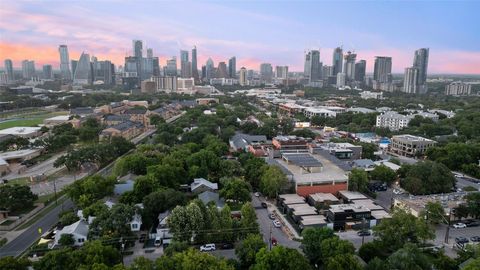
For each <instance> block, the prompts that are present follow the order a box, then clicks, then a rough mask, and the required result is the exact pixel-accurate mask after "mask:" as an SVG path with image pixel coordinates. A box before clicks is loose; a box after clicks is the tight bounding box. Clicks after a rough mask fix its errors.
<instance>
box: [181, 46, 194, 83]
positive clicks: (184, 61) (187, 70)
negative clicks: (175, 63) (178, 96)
mask: <svg viewBox="0 0 480 270" xmlns="http://www.w3.org/2000/svg"><path fill="white" fill-rule="evenodd" d="M191 71H192V70H191V64H190V65H189V61H188V51H184V50H181V51H180V76H181V77H182V78H190V77H192V73H191Z"/></svg>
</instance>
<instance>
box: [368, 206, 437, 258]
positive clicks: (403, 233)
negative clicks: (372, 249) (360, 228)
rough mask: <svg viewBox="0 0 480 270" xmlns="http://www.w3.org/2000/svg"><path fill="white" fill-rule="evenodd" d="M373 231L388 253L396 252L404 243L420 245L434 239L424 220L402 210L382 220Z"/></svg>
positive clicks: (395, 211)
mask: <svg viewBox="0 0 480 270" xmlns="http://www.w3.org/2000/svg"><path fill="white" fill-rule="evenodd" d="M373 231H374V235H375V236H377V237H378V238H379V240H380V241H381V242H382V245H383V247H384V249H387V250H390V251H395V250H398V249H400V248H401V247H403V245H404V244H406V243H414V244H415V243H421V242H424V241H426V240H429V239H434V237H435V234H434V232H433V229H432V228H431V227H430V226H429V225H428V224H426V223H425V221H424V220H422V219H419V218H416V217H415V216H414V215H412V214H410V213H407V212H406V211H405V210H402V209H395V210H394V211H393V213H392V218H390V219H386V220H383V221H382V222H381V223H380V224H379V225H377V226H375V227H374V228H373Z"/></svg>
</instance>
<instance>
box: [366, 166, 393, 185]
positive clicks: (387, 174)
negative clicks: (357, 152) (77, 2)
mask: <svg viewBox="0 0 480 270" xmlns="http://www.w3.org/2000/svg"><path fill="white" fill-rule="evenodd" d="M396 178H397V174H396V173H395V171H394V170H392V169H390V168H389V167H387V166H385V165H383V164H382V165H380V166H377V167H375V169H373V171H371V172H370V179H372V180H377V181H382V182H386V183H387V184H388V185H391V184H392V183H393V182H395V179H396Z"/></svg>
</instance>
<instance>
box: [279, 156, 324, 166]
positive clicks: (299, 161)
mask: <svg viewBox="0 0 480 270" xmlns="http://www.w3.org/2000/svg"><path fill="white" fill-rule="evenodd" d="M282 156H283V158H284V159H285V160H286V161H287V162H292V163H293V164H295V165H297V166H302V167H322V166H323V164H322V163H321V162H320V161H318V160H317V159H316V158H314V157H313V156H312V155H310V154H306V153H283V154H282Z"/></svg>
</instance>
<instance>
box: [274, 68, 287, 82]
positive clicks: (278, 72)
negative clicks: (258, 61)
mask: <svg viewBox="0 0 480 270" xmlns="http://www.w3.org/2000/svg"><path fill="white" fill-rule="evenodd" d="M275 77H276V78H280V79H288V66H276V67H275Z"/></svg>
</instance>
